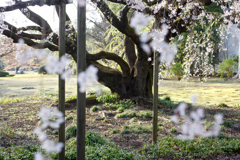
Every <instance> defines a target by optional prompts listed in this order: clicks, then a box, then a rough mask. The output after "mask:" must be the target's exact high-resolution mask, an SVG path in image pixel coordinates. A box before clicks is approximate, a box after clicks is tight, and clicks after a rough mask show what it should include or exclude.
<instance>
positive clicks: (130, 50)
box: [124, 36, 137, 69]
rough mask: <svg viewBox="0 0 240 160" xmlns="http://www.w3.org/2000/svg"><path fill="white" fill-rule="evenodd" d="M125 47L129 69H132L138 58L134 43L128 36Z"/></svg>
mask: <svg viewBox="0 0 240 160" xmlns="http://www.w3.org/2000/svg"><path fill="white" fill-rule="evenodd" d="M124 46H125V53H126V59H127V61H128V64H129V67H130V68H131V69H132V68H133V67H134V64H135V62H136V59H137V56H136V53H135V46H134V43H133V42H132V40H131V39H130V38H128V37H127V36H126V38H125V41H124Z"/></svg>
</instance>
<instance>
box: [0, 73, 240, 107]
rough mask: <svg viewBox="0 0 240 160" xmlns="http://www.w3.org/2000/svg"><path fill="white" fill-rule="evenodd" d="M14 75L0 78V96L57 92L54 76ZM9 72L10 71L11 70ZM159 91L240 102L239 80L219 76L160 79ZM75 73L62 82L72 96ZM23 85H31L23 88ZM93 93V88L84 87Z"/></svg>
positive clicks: (210, 101) (205, 101)
mask: <svg viewBox="0 0 240 160" xmlns="http://www.w3.org/2000/svg"><path fill="white" fill-rule="evenodd" d="M26 73H27V74H18V75H15V76H14V77H0V84H1V85H0V97H5V98H6V97H8V98H13V97H18V98H22V97H26V96H32V95H34V94H39V93H47V92H49V93H54V94H57V92H58V75H39V74H37V73H34V72H26ZM11 74H12V73H11ZM160 84H161V85H160V86H159V94H161V95H162V94H164V95H168V96H170V97H171V100H173V101H178V102H180V101H185V102H191V96H192V95H193V94H197V103H198V104H199V105H204V106H206V105H207V106H209V105H218V104H220V103H225V104H227V105H228V106H239V105H240V96H239V95H240V83H239V82H238V81H223V79H220V78H218V79H216V78H215V79H209V80H208V81H207V82H199V81H188V82H186V81H176V80H162V81H160ZM76 86H77V83H76V76H73V78H72V79H71V81H70V82H66V94H67V95H68V96H72V95H76V94H77V89H76ZM23 87H34V89H30V90H26V89H22V88H23ZM99 87H100V88H101V89H102V90H107V91H109V89H108V88H106V87H104V86H102V85H99ZM88 91H89V92H94V88H93V87H91V88H90V89H88Z"/></svg>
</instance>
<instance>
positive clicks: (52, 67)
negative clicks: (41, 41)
mask: <svg viewBox="0 0 240 160" xmlns="http://www.w3.org/2000/svg"><path fill="white" fill-rule="evenodd" d="M23 46H24V40H23V39H20V40H19V44H18V47H17V48H18V49H17V53H16V59H17V60H18V62H19V63H20V64H25V63H27V62H28V61H29V60H30V59H32V58H33V57H36V58H38V59H40V60H41V59H43V58H44V57H46V56H47V58H46V61H45V64H46V66H45V70H46V71H47V73H48V74H60V75H61V79H62V80H70V79H71V77H72V70H71V69H68V70H66V71H65V68H66V66H67V65H68V64H69V63H70V61H71V60H70V59H69V58H67V57H66V56H65V55H63V56H62V57H61V58H60V59H59V57H57V56H54V55H51V54H47V52H46V51H45V50H25V49H23ZM97 72H98V69H97V68H96V67H94V66H93V65H90V66H89V67H88V68H87V69H86V71H84V72H81V73H79V75H78V80H77V81H78V83H79V86H80V88H79V91H80V92H85V91H86V88H87V87H88V86H90V85H92V84H95V83H96V81H97V80H98V76H97Z"/></svg>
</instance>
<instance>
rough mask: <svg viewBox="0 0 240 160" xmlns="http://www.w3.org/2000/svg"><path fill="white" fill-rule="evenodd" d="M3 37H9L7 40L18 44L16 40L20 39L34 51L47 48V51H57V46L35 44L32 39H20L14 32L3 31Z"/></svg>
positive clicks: (47, 43) (46, 43)
mask: <svg viewBox="0 0 240 160" xmlns="http://www.w3.org/2000/svg"><path fill="white" fill-rule="evenodd" d="M3 35H5V36H7V37H9V38H12V39H13V42H14V43H18V40H19V39H20V38H22V39H23V40H24V42H25V43H26V44H27V45H28V46H31V47H33V48H35V49H45V48H48V49H49V50H51V51H58V46H56V45H54V44H51V43H49V42H45V43H37V42H35V41H33V40H32V39H30V38H27V37H22V36H20V35H18V34H15V33H14V32H12V31H10V30H4V31H3Z"/></svg>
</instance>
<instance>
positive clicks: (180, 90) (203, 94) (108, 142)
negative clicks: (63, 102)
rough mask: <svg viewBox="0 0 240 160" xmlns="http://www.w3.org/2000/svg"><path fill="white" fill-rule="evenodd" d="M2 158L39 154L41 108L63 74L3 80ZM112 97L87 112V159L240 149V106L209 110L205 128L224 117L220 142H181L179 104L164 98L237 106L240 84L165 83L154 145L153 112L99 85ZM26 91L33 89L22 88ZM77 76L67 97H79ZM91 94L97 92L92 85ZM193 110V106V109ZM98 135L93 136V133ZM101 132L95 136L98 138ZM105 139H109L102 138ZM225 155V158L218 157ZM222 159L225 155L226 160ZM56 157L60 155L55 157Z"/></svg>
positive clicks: (71, 141)
mask: <svg viewBox="0 0 240 160" xmlns="http://www.w3.org/2000/svg"><path fill="white" fill-rule="evenodd" d="M0 83H1V84H2V85H0V104H2V103H4V105H2V108H1V109H0V121H1V123H2V124H3V125H0V148H1V147H2V148H1V149H0V159H33V155H34V152H36V151H39V146H40V142H39V141H37V138H36V135H35V134H34V133H33V132H32V131H33V129H34V128H35V127H36V126H37V125H39V124H40V122H41V120H40V118H39V117H38V116H37V113H38V112H39V110H40V108H41V107H42V106H45V107H51V106H52V105H53V104H56V100H57V99H58V96H57V91H58V76H57V75H38V74H36V73H35V74H23V75H16V76H14V77H1V78H0ZM99 86H100V88H101V89H102V90H106V91H107V90H108V91H107V92H108V93H107V94H106V93H102V94H101V95H94V96H97V101H98V104H95V105H94V106H91V105H89V106H87V108H86V131H87V134H86V142H87V143H86V159H89V160H90V159H119V157H123V158H122V159H139V160H143V159H144V160H145V159H159V158H163V159H179V158H183V159H194V158H196V159H200V158H206V157H210V158H211V157H212V158H213V159H223V157H229V156H232V157H234V154H237V153H238V152H239V150H240V147H239V146H240V138H239V137H240V134H239V129H240V127H239V126H240V120H239V119H240V117H239V115H240V108H239V107H224V105H222V106H223V107H216V106H210V107H206V108H205V117H206V118H205V121H204V124H205V125H206V129H207V128H209V127H211V125H212V124H213V116H214V115H215V114H216V113H221V114H223V117H224V123H223V125H222V126H221V129H222V131H221V134H220V136H219V137H218V138H197V139H195V140H193V141H182V140H179V139H176V137H177V136H178V135H179V134H181V127H180V126H177V125H174V124H173V123H172V122H171V120H170V117H171V116H172V115H173V110H174V108H175V107H176V105H177V103H175V102H172V101H170V100H166V99H165V100H164V99H163V97H165V96H166V95H167V96H169V97H170V99H171V100H173V101H186V102H191V100H190V97H191V96H192V95H193V94H197V95H198V99H197V101H198V104H199V107H205V105H212V104H220V103H225V104H227V105H228V106H236V105H238V103H239V102H240V99H239V98H238V94H239V92H240V91H239V90H240V89H239V90H238V88H239V87H240V83H239V82H234V81H227V82H225V81H222V79H210V80H209V81H207V82H203V83H201V82H199V81H189V82H179V81H175V80H163V81H161V85H160V86H159V94H161V100H159V101H160V103H161V105H162V108H161V109H159V112H158V142H157V144H156V145H154V146H152V135H151V132H152V116H153V114H152V108H148V107H144V106H139V105H137V104H135V103H133V102H132V101H131V100H118V99H117V95H115V94H111V93H110V92H109V89H107V88H106V87H103V86H102V85H99ZM22 87H34V88H35V89H32V90H23V89H21V88H22ZM76 92H77V89H76V76H74V77H73V78H72V81H71V82H68V83H66V93H67V95H66V99H70V98H75V97H76ZM88 92H94V88H93V87H90V89H89V91H88ZM190 110H191V108H190ZM65 115H66V117H65V118H66V123H65V125H66V135H67V141H66V157H67V158H66V159H76V132H75V130H76V121H77V110H76V107H72V108H69V109H67V110H66V112H65ZM46 132H47V133H48V135H49V136H50V138H52V139H55V140H57V136H58V135H57V131H54V130H51V129H47V130H46ZM93 133H94V134H93ZM95 133H96V134H95ZM101 137H104V138H101ZM219 156H220V157H219ZM221 156H222V157H221ZM51 157H52V158H53V159H57V154H54V155H51Z"/></svg>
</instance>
